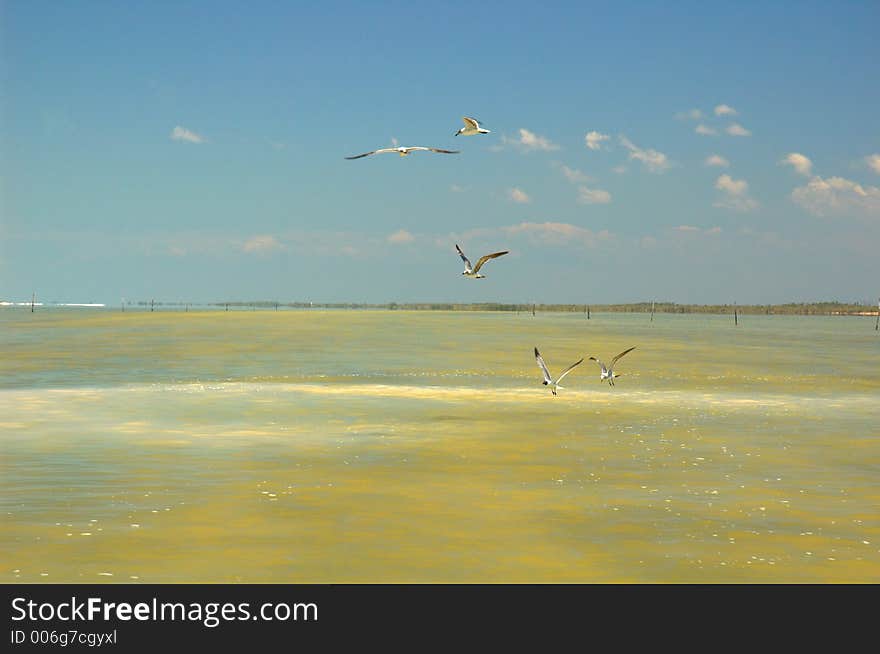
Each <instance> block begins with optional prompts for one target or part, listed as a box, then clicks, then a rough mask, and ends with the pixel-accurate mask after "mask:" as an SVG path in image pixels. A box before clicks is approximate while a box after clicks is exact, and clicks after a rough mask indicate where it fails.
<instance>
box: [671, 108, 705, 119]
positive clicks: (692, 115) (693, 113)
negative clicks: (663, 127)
mask: <svg viewBox="0 0 880 654" xmlns="http://www.w3.org/2000/svg"><path fill="white" fill-rule="evenodd" d="M675 117H676V118H677V119H678V120H700V119H701V118H702V117H703V112H702V111H700V110H699V109H689V110H688V111H679V112H678V113H677V114H675Z"/></svg>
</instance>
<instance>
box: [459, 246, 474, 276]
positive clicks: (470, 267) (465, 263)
mask: <svg viewBox="0 0 880 654" xmlns="http://www.w3.org/2000/svg"><path fill="white" fill-rule="evenodd" d="M455 249H456V250H458V256H460V257H461V260H462V261H464V265H465V266H467V269H468V270H470V271H472V272H473V266H471V261H470V259H468V258H467V257H466V256H464V252H462V251H461V248H460V247H458V243H456V244H455Z"/></svg>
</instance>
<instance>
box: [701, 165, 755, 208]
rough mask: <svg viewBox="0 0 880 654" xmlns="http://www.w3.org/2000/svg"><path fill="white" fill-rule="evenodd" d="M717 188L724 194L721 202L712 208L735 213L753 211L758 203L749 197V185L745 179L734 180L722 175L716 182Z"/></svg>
mask: <svg viewBox="0 0 880 654" xmlns="http://www.w3.org/2000/svg"><path fill="white" fill-rule="evenodd" d="M715 188H716V189H718V190H719V191H721V192H722V193H723V196H722V198H721V199H720V200H718V201H717V202H715V203H714V204H713V205H712V206H714V207H719V208H721V209H732V210H733V211H743V212H745V211H751V210H752V209H755V208H757V206H758V203H757V202H756V201H755V200H753V199H752V198H751V197H749V184H748V182H746V181H745V180H744V179H733V178H732V177H731V176H730V175H727V174H724V175H721V176H720V177H719V178H718V179H717V180H715Z"/></svg>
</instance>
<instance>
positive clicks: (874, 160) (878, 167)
mask: <svg viewBox="0 0 880 654" xmlns="http://www.w3.org/2000/svg"><path fill="white" fill-rule="evenodd" d="M865 163H866V164H868V168H870V169H871V170H873V171H874V172H875V173H877V174H878V175H880V154H869V155H868V156H867V157H865Z"/></svg>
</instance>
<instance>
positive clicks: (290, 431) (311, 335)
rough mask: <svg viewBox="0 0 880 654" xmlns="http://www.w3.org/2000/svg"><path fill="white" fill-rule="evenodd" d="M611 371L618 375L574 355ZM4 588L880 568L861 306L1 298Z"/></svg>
mask: <svg viewBox="0 0 880 654" xmlns="http://www.w3.org/2000/svg"><path fill="white" fill-rule="evenodd" d="M630 345H636V346H637V347H636V350H634V351H633V352H631V353H630V354H628V355H627V356H626V357H625V358H623V359H621V361H620V363H619V364H618V367H617V372H619V373H622V374H623V377H621V378H620V380H619V381H618V383H617V386H616V387H615V388H613V389H612V388H610V387H608V385H607V384H600V383H599V381H598V367H597V366H596V364H595V363H593V362H592V361H589V360H587V361H585V362H584V363H583V364H582V365H581V366H580V367H578V368H576V369H575V370H574V371H573V372H572V373H571V374H570V375H569V376H568V377H567V378H566V379H565V381H564V382H563V385H564V386H565V388H564V389H563V390H561V391H560V393H559V396H558V397H553V396H551V395H550V393H549V391H548V389H547V388H545V387H544V386H542V385H541V383H540V382H541V376H540V372H539V370H538V368H537V366H536V365H535V361H534V356H533V353H532V349H533V347H535V346H538V347H539V349H540V350H541V352H542V354H543V355H544V357H545V359H546V360H547V363H548V365H549V366H550V369H551V372H553V373H558V372H559V371H560V370H562V369H564V368H565V367H566V366H568V365H569V364H570V363H572V362H573V361H575V360H577V359H578V358H580V357H582V356H590V355H591V354H592V355H596V356H599V357H600V358H604V359H606V360H607V359H609V358H611V357H612V356H613V355H614V354H615V353H617V352H619V351H621V350H623V349H625V348H626V347H629V346H630ZM0 348H2V359H0V439H2V440H0V455H2V458H0V507H2V515H3V521H2V534H0V545H2V547H0V582H16V581H21V582H25V581H29V582H33V581H37V582H40V581H46V582H100V581H108V582H132V581H134V580H137V581H140V582H234V581H243V582H873V583H877V582H880V426H878V425H880V336H878V335H877V332H875V331H874V330H873V322H872V320H871V319H868V318H844V317H837V318H821V317H789V316H745V317H743V318H742V319H741V321H740V325H739V326H738V327H734V325H733V322H732V320H731V318H730V317H728V316H677V315H658V316H656V317H655V320H654V322H653V323H651V322H649V320H648V317H647V316H646V315H641V314H639V315H626V314H600V315H595V314H594V315H593V316H592V319H591V320H589V321H588V320H585V317H584V316H583V315H579V314H547V315H541V314H539V315H537V316H536V317H532V316H531V315H530V314H518V315H517V314H506V313H491V314H490V313H464V312H461V313H432V312H397V311H387V312H385V311H376V312H359V311H320V312H319V311H288V312H283V311H282V312H274V311H258V312H251V311H241V312H190V313H180V312H177V313H159V312H156V313H149V312H146V313H143V312H142V313H134V312H128V313H122V312H118V311H117V312H112V311H99V310H91V311H84V310H43V311H37V312H35V313H33V314H32V313H30V311H28V310H22V309H17V310H12V309H10V310H4V311H0Z"/></svg>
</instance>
